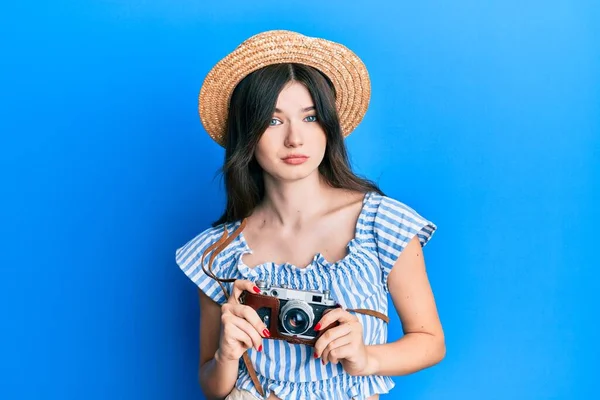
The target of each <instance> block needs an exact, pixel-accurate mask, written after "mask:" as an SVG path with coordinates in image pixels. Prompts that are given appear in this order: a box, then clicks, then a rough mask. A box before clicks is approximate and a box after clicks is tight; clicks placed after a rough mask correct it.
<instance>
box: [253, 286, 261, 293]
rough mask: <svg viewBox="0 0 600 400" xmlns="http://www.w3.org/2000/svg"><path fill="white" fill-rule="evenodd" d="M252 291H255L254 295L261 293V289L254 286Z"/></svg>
mask: <svg viewBox="0 0 600 400" xmlns="http://www.w3.org/2000/svg"><path fill="white" fill-rule="evenodd" d="M252 290H254V293H260V289H259V288H258V287H256V286H254V287H253V288H252Z"/></svg>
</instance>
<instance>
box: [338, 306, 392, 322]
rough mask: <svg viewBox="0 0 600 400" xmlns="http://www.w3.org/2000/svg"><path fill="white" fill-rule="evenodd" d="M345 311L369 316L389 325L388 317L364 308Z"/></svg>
mask: <svg viewBox="0 0 600 400" xmlns="http://www.w3.org/2000/svg"><path fill="white" fill-rule="evenodd" d="M346 311H350V312H355V313H359V314H365V315H370V316H371V317H375V318H379V319H382V320H383V321H384V322H385V323H386V324H389V323H390V319H389V317H388V316H387V315H385V314H383V313H380V312H379V311H375V310H367V309H366V308H347V309H346Z"/></svg>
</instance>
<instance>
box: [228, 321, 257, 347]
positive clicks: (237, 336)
mask: <svg viewBox="0 0 600 400" xmlns="http://www.w3.org/2000/svg"><path fill="white" fill-rule="evenodd" d="M223 339H224V341H225V343H226V344H227V345H229V346H231V347H237V346H241V347H242V349H243V350H244V351H245V350H247V349H249V348H250V347H252V338H250V336H248V335H247V334H246V333H244V331H242V330H241V329H240V328H239V327H238V326H237V325H235V323H227V324H225V325H223Z"/></svg>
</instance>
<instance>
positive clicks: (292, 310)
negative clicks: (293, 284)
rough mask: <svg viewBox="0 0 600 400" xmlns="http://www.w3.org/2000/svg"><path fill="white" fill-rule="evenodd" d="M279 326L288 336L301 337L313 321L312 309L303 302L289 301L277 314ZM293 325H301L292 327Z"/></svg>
mask: <svg viewBox="0 0 600 400" xmlns="http://www.w3.org/2000/svg"><path fill="white" fill-rule="evenodd" d="M279 318H280V321H281V326H282V327H283V329H284V330H285V331H286V334H288V335H302V334H303V333H305V332H306V331H308V330H309V329H310V327H311V326H312V325H313V322H314V320H315V314H314V313H313V310H312V307H311V306H309V305H308V304H307V303H305V302H304V301H300V300H290V301H288V302H287V303H286V304H285V305H284V306H283V307H282V308H281V311H280V313H279ZM294 324H301V325H298V326H296V327H295V326H293V325H294Z"/></svg>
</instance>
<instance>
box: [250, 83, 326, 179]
mask: <svg viewBox="0 0 600 400" xmlns="http://www.w3.org/2000/svg"><path fill="white" fill-rule="evenodd" d="M314 106H315V104H314V102H313V99H312V97H311V95H310V93H309V91H308V89H306V87H305V86H304V85H302V84H301V83H298V82H290V83H288V85H287V86H285V87H284V89H283V90H282V91H281V93H280V94H279V97H278V98H277V104H276V106H275V107H276V109H275V113H274V114H273V117H272V119H271V121H270V123H269V127H268V128H267V130H266V131H265V132H264V133H263V135H262V136H261V138H260V140H259V142H258V146H257V147H256V153H255V154H256V160H257V161H258V163H259V165H260V166H261V167H262V169H263V170H264V171H265V172H266V173H267V174H268V175H270V176H271V177H273V178H275V179H279V180H286V181H291V180H298V179H303V178H306V177H307V176H309V175H311V174H316V173H318V167H319V165H320V164H321V161H322V160H323V156H324V155H325V146H326V136H325V131H324V130H323V129H322V128H321V126H320V125H319V123H318V122H317V114H316V111H315V109H314Z"/></svg>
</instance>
